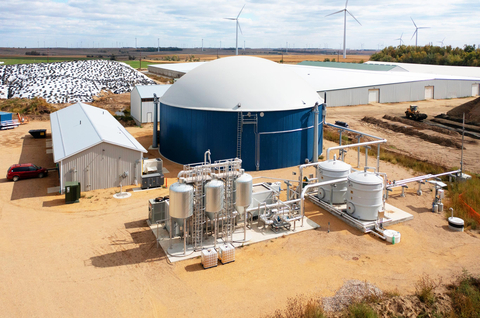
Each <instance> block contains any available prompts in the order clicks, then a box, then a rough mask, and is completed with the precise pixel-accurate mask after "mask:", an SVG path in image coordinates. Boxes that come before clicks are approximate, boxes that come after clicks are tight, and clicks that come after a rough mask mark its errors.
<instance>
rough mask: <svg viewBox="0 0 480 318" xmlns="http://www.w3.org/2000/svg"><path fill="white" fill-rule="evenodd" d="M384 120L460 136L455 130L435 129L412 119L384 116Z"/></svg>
mask: <svg viewBox="0 0 480 318" xmlns="http://www.w3.org/2000/svg"><path fill="white" fill-rule="evenodd" d="M383 119H387V120H390V121H396V122H398V123H402V124H407V125H410V126H414V127H417V128H419V129H430V130H433V131H436V132H439V133H441V134H444V135H450V136H458V135H459V133H458V132H456V131H453V130H449V129H446V128H441V127H435V126H432V125H429V124H426V123H424V122H418V121H413V120H411V119H405V118H400V117H397V116H389V115H385V116H383Z"/></svg>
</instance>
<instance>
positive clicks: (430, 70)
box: [366, 61, 480, 78]
mask: <svg viewBox="0 0 480 318" xmlns="http://www.w3.org/2000/svg"><path fill="white" fill-rule="evenodd" d="M366 64H370V65H391V66H398V67H401V68H403V69H405V70H407V71H408V72H415V73H426V74H437V75H438V74H441V75H451V76H462V77H475V78H480V67H476V66H454V65H430V64H413V63H395V62H378V61H368V62H367V63H366ZM392 70H393V71H395V70H396V69H392Z"/></svg>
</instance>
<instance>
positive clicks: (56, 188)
mask: <svg viewBox="0 0 480 318" xmlns="http://www.w3.org/2000/svg"><path fill="white" fill-rule="evenodd" d="M47 193H60V187H51V188H47Z"/></svg>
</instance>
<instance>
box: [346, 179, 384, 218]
mask: <svg viewBox="0 0 480 318" xmlns="http://www.w3.org/2000/svg"><path fill="white" fill-rule="evenodd" d="M382 210H383V179H382V177H380V176H379V175H377V174H376V173H373V172H367V171H365V172H364V171H358V172H354V173H351V174H350V175H349V176H348V181H347V213H348V214H350V215H351V216H353V217H354V218H357V219H360V220H364V221H374V220H376V219H377V217H378V212H379V211H382Z"/></svg>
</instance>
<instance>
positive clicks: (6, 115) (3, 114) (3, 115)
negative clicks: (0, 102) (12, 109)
mask: <svg viewBox="0 0 480 318" xmlns="http://www.w3.org/2000/svg"><path fill="white" fill-rule="evenodd" d="M5 120H12V113H7V112H0V122H2V121H5Z"/></svg>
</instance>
